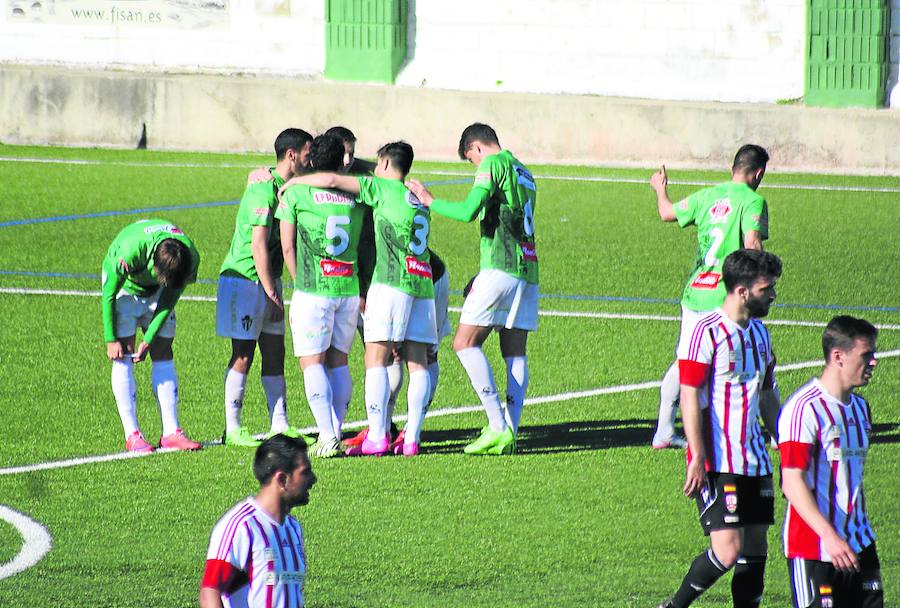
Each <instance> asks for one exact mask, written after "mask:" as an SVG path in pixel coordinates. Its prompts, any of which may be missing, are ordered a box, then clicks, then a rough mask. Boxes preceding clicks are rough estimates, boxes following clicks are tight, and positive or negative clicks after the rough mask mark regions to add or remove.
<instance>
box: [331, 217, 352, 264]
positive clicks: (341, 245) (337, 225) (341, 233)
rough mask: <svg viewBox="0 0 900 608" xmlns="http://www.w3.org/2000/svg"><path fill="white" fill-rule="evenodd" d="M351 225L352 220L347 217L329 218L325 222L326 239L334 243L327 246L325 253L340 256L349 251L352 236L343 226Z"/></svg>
mask: <svg viewBox="0 0 900 608" xmlns="http://www.w3.org/2000/svg"><path fill="white" fill-rule="evenodd" d="M349 224H350V218H349V217H347V216H346V215H330V216H328V219H327V220H326V221H325V238H327V239H329V240H330V241H332V242H330V243H328V245H326V246H325V252H326V253H328V255H333V256H339V255H341V254H342V253H344V252H345V251H347V247H349V246H350V235H349V234H348V233H347V231H346V230H344V229H343V228H341V226H347V225H349ZM334 239H337V240H338V242H337V244H335V243H334Z"/></svg>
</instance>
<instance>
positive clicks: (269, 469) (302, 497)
mask: <svg viewBox="0 0 900 608" xmlns="http://www.w3.org/2000/svg"><path fill="white" fill-rule="evenodd" d="M253 475H254V476H255V477H256V479H257V481H259V492H257V494H256V496H254V497H248V498H246V499H244V500H242V501H241V502H239V503H238V504H236V505H235V506H234V507H232V508H231V509H230V510H229V511H228V512H227V513H226V514H225V515H224V517H222V519H220V520H219V521H218V523H217V524H216V525H215V527H214V528H213V531H212V535H211V536H210V539H209V548H208V549H207V552H206V568H205V570H204V572H203V581H202V583H201V585H200V606H201V608H222V607H223V606H224V607H226V608H272V607H273V606H277V607H279V608H281V607H282V606H284V607H287V608H301V607H302V606H303V605H304V600H305V597H304V591H303V588H304V581H305V580H306V570H307V562H306V552H305V551H304V550H303V528H302V526H301V525H300V523H299V522H298V521H297V520H296V519H294V518H293V517H292V516H291V509H293V508H294V507H297V506H301V505H305V504H307V503H308V502H309V490H310V488H312V487H313V485H314V484H315V483H316V476H315V474H314V473H313V470H312V465H311V464H310V462H309V457H308V456H307V454H306V443H305V442H304V441H303V440H302V439H299V438H294V437H288V436H286V435H280V434H279V435H275V436H273V437H271V438H269V439H267V440H266V441H264V442H263V443H262V445H260V446H259V447H258V448H257V449H256V455H255V456H254V458H253Z"/></svg>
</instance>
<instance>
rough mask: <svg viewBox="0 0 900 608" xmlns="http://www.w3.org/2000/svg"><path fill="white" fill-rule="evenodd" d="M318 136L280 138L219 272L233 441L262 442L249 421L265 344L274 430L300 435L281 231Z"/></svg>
mask: <svg viewBox="0 0 900 608" xmlns="http://www.w3.org/2000/svg"><path fill="white" fill-rule="evenodd" d="M311 145H312V136H311V135H310V134H309V133H307V132H306V131H304V130H302V129H285V130H284V131H282V132H281V133H279V135H278V137H277V138H276V139H275V163H276V164H275V166H274V167H271V168H267V169H266V177H267V179H266V180H255V179H253V178H252V174H251V179H250V180H248V184H247V187H246V189H245V190H244V195H243V196H242V197H241V204H240V207H239V208H238V211H237V216H236V218H235V228H234V236H233V237H232V239H231V247H230V249H229V250H228V255H227V256H226V257H225V261H224V262H223V263H222V268H221V270H220V271H219V288H218V295H217V298H216V333H217V334H218V335H219V336H222V337H224V338H231V359H230V360H229V362H228V368H227V370H226V372H225V437H224V441H225V445H233V446H244V447H256V446H258V445H259V444H260V442H259V441H257V440H256V439H254V438H253V437H252V435H251V434H250V431H249V430H248V429H247V428H246V427H245V426H243V425H242V424H241V409H242V408H243V403H244V390H245V388H246V386H247V374H249V372H250V367H251V366H252V365H253V355H254V353H255V351H256V347H257V344H258V345H259V352H260V355H261V356H262V374H261V381H262V385H263V391H264V392H265V395H266V402H267V404H268V407H269V419H270V423H271V428H270V431H269V435H275V434H278V433H284V434H289V435H292V436H299V435H300V433H299V431H297V430H296V429H293V428H291V427H290V426H289V425H288V420H287V390H286V385H285V381H284V301H283V298H282V288H281V273H282V269H283V267H284V258H283V256H282V253H281V231H280V228H279V225H278V220H276V219H275V210H276V208H277V206H278V198H277V195H278V190H279V189H280V188H281V186H283V185H284V183H285V181H286V180H289V179H291V178H292V177H294V176H295V175H300V174H301V173H302V172H303V171H304V169H305V168H306V165H307V164H308V162H309V151H310V147H311Z"/></svg>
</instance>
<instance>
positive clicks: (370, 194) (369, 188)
mask: <svg viewBox="0 0 900 608" xmlns="http://www.w3.org/2000/svg"><path fill="white" fill-rule="evenodd" d="M357 180H358V181H359V202H361V203H362V204H363V205H368V206H369V207H377V206H378V196H377V194H376V190H377V188H376V186H375V179H374V178H373V177H371V176H368V175H363V176H360V177H359V178H357Z"/></svg>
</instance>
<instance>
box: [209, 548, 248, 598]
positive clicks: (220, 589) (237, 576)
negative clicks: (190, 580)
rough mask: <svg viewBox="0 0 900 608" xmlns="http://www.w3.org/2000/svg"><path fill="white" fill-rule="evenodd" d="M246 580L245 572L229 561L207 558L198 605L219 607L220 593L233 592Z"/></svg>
mask: <svg viewBox="0 0 900 608" xmlns="http://www.w3.org/2000/svg"><path fill="white" fill-rule="evenodd" d="M248 581H249V579H248V576H247V573H246V572H244V571H243V570H240V569H238V568H236V567H235V566H234V565H233V564H232V563H231V562H230V561H228V560H223V559H211V558H208V559H207V560H206V567H205V568H204V570H203V580H202V581H201V583H200V607H201V608H221V607H222V606H223V602H222V594H224V593H233V592H235V591H236V590H238V589H240V588H241V587H242V586H244V585H245V584H246V583H247V582H248Z"/></svg>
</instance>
